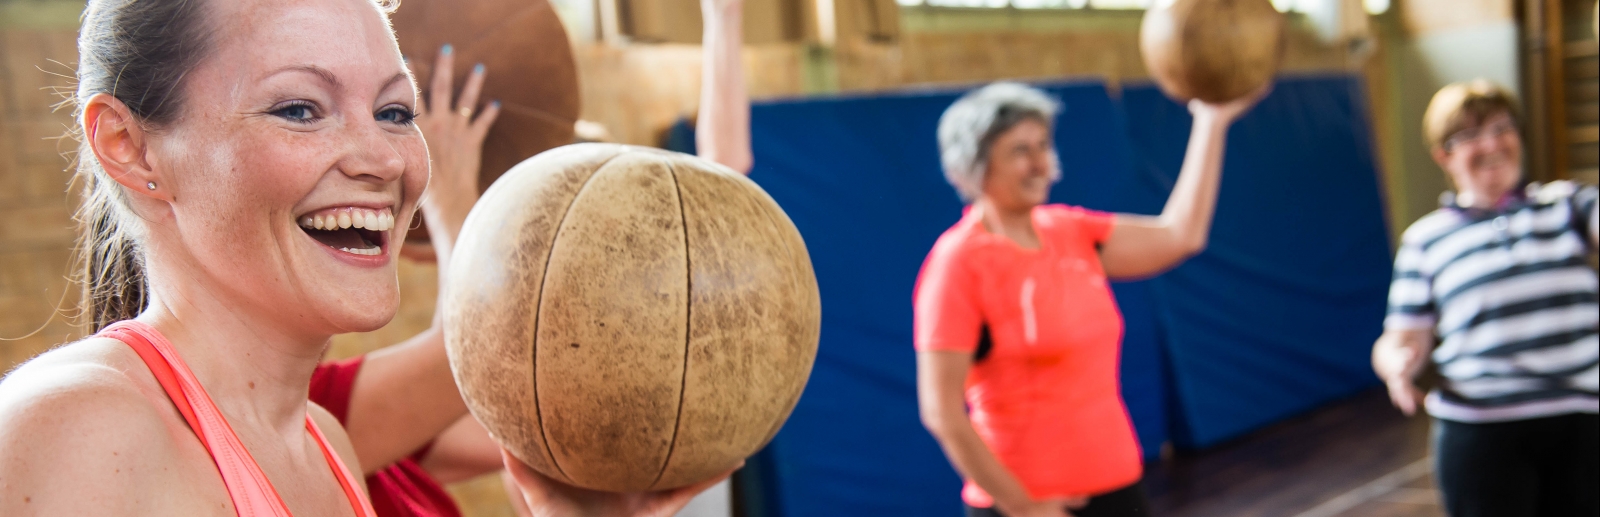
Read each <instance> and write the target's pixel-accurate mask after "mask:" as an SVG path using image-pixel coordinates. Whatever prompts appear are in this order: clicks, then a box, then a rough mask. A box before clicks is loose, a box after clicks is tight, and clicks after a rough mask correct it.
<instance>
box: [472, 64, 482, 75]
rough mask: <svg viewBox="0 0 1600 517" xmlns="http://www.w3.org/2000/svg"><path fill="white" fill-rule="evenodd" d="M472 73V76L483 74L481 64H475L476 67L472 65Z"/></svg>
mask: <svg viewBox="0 0 1600 517" xmlns="http://www.w3.org/2000/svg"><path fill="white" fill-rule="evenodd" d="M472 73H474V74H481V73H483V63H478V64H476V65H473V67H472Z"/></svg>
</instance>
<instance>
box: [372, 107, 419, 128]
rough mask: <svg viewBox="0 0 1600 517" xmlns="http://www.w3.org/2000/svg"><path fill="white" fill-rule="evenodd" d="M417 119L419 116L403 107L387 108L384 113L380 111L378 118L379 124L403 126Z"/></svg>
mask: <svg viewBox="0 0 1600 517" xmlns="http://www.w3.org/2000/svg"><path fill="white" fill-rule="evenodd" d="M415 118H417V115H416V114H415V113H412V112H411V110H409V109H406V108H405V107H403V106H393V107H390V108H385V109H384V110H383V111H379V112H378V116H377V119H378V121H379V122H393V123H396V124H402V125H403V124H410V123H411V120H412V119H415Z"/></svg>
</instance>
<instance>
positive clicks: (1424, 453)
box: [1145, 388, 1444, 517]
mask: <svg viewBox="0 0 1600 517" xmlns="http://www.w3.org/2000/svg"><path fill="white" fill-rule="evenodd" d="M1432 473H1433V465H1432V463H1431V458H1430V457H1429V456H1428V419H1427V418H1426V417H1422V416H1419V417H1413V418H1406V417H1404V416H1402V415H1401V414H1400V412H1399V411H1397V410H1395V409H1394V408H1393V407H1391V406H1390V405H1389V399H1388V397H1387V395H1386V394H1385V392H1384V390H1383V389H1382V388H1376V389H1373V390H1368V391H1364V392H1362V393H1360V394H1358V395H1356V396H1354V397H1351V398H1349V399H1346V400H1344V401H1340V402H1335V403H1333V404H1330V405H1329V406H1327V407H1324V408H1321V409H1317V410H1315V411H1312V412H1311V413H1308V414H1305V415H1302V416H1299V417H1296V418H1294V419H1291V420H1288V421H1285V422H1281V423H1278V424H1274V425H1272V426H1270V427H1267V428H1265V429H1262V430H1260V431H1256V432H1254V433H1252V434H1250V435H1247V436H1245V437H1242V438H1239V439H1236V440H1234V441H1233V442H1230V443H1226V444H1223V445H1220V446H1217V447H1213V448H1211V449H1208V450H1206V451H1204V452H1199V453H1182V452H1180V453H1177V454H1175V455H1174V456H1173V457H1172V458H1170V459H1167V460H1163V461H1161V462H1158V463H1155V464H1152V465H1150V466H1149V467H1148V470H1147V473H1146V475H1145V489H1146V490H1147V491H1148V492H1149V494H1150V499H1151V503H1152V505H1153V506H1154V508H1152V510H1153V511H1154V512H1153V513H1154V514H1155V515H1157V516H1160V517H1212V516H1219V517H1220V516H1227V517H1257V516H1259V517H1443V516H1444V508H1443V506H1442V505H1441V504H1440V503H1439V498H1438V492H1437V491H1436V489H1435V487H1434V484H1433V475H1432Z"/></svg>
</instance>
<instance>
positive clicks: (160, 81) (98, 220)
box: [73, 0, 210, 331]
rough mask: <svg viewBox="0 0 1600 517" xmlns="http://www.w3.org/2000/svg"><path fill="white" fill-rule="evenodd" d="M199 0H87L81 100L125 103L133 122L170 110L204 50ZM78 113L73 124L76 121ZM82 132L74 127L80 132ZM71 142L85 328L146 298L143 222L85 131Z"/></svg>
mask: <svg viewBox="0 0 1600 517" xmlns="http://www.w3.org/2000/svg"><path fill="white" fill-rule="evenodd" d="M204 4H205V2H203V1H202V0H89V2H88V6H87V7H86V8H85V9H84V14H83V25H82V28H81V29H79V32H78V71H77V78H78V91H77V94H76V95H75V96H74V97H73V101H74V103H75V105H76V107H77V108H78V110H77V111H78V116H79V117H81V116H82V112H83V111H82V107H83V105H84V103H86V102H87V101H88V100H89V98H90V97H93V96H94V95H96V94H101V93H105V94H109V95H111V96H112V97H115V98H116V99H117V100H118V101H121V102H122V103H123V104H124V105H127V107H128V110H129V111H131V112H133V115H134V118H135V119H136V121H137V123H139V124H140V125H141V126H142V127H145V128H149V129H155V128H159V127H161V126H163V125H165V124H167V123H170V122H172V121H173V120H174V119H176V118H177V116H178V112H179V110H180V108H181V105H182V102H181V101H182V95H181V94H182V86H183V78H184V76H185V75H187V73H188V72H189V70H190V69H192V68H194V66H195V65H196V64H197V63H198V62H199V61H200V59H201V58H202V57H204V50H205V48H206V47H207V46H208V44H209V41H210V35H209V33H208V31H207V30H205V28H204V26H203V19H204V16H203V14H204V13H203V12H202V9H203V8H204V7H205V5H204ZM82 122H83V121H81V120H80V121H79V127H82ZM81 136H82V135H80V137H81ZM80 140H81V143H80V145H79V146H78V170H77V181H79V182H80V184H81V185H82V188H83V191H82V192H83V203H82V204H81V205H79V207H78V212H77V214H75V215H74V219H76V220H77V222H78V245H77V249H76V252H77V258H76V262H77V272H76V274H75V280H77V281H78V282H79V283H80V284H82V286H83V291H82V297H81V301H80V304H81V305H80V309H81V310H80V313H79V314H80V317H87V318H88V319H89V323H90V324H91V325H92V328H91V330H92V331H99V330H100V329H101V328H103V327H105V326H106V325H109V324H111V323H113V322H116V321H120V320H125V319H129V318H132V317H134V316H137V315H138V314H139V312H140V311H143V310H144V308H145V304H146V303H147V302H148V296H147V294H148V293H147V290H148V286H147V285H146V284H145V277H144V257H143V255H142V253H141V252H140V249H139V240H140V235H141V234H142V232H143V225H142V224H140V221H139V219H138V217H137V216H135V215H134V214H133V212H132V211H131V210H129V208H128V199H127V193H126V192H124V191H123V187H122V186H121V185H120V184H118V183H117V182H115V181H113V180H112V179H111V178H110V177H109V176H107V175H106V172H105V169H103V168H102V167H101V166H100V162H99V160H97V159H96V158H95V155H94V152H93V150H91V149H90V148H89V142H88V139H87V138H80Z"/></svg>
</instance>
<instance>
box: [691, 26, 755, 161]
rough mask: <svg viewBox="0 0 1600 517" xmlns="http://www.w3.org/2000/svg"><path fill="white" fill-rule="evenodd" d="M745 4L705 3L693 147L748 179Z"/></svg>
mask: <svg viewBox="0 0 1600 517" xmlns="http://www.w3.org/2000/svg"><path fill="white" fill-rule="evenodd" d="M743 13H744V2H743V1H742V0H701V1H700V14H701V19H702V20H703V21H704V26H705V34H704V36H703V37H702V38H701V43H700V44H701V48H703V49H705V50H704V56H705V59H704V64H703V68H702V70H703V72H702V74H701V82H700V115H699V120H698V122H696V128H695V146H696V147H698V148H699V151H700V157H701V158H705V159H708V160H711V161H714V162H717V163H720V164H723V165H726V166H728V167H729V168H731V169H733V170H736V171H739V172H741V173H744V174H749V173H750V167H752V166H754V165H755V158H754V156H753V155H752V154H751V151H750V95H749V93H748V92H747V91H746V89H745V84H744V62H743V61H742V58H741V53H740V49H741V48H742V47H743V46H744V25H743V24H744V14H743Z"/></svg>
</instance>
